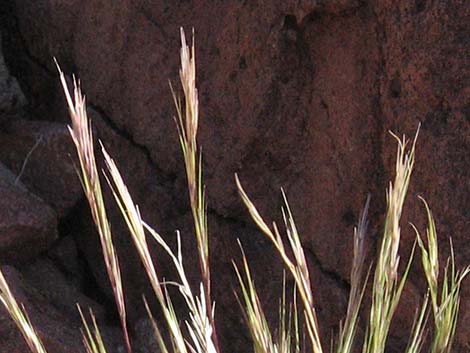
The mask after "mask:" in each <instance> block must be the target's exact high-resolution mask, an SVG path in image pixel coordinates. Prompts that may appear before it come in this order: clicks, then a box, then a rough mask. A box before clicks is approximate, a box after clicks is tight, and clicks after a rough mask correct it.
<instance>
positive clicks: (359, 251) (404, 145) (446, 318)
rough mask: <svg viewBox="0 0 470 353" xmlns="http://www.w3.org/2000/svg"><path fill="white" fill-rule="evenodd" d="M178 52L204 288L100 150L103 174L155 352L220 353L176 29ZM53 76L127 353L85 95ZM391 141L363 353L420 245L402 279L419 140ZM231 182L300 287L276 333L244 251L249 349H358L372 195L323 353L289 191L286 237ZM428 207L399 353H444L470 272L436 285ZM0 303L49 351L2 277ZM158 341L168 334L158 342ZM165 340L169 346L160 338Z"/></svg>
mask: <svg viewBox="0 0 470 353" xmlns="http://www.w3.org/2000/svg"><path fill="white" fill-rule="evenodd" d="M181 46H182V47H181V53H180V54H181V55H180V60H181V69H180V73H179V74H180V81H181V86H182V90H183V94H184V99H182V100H181V99H179V98H178V96H177V94H176V93H175V90H174V89H173V87H172V86H171V85H170V89H171V91H172V93H173V98H174V103H175V106H176V112H177V117H176V118H175V121H176V125H177V129H178V132H179V139H180V144H181V149H182V152H183V157H184V164H185V169H186V176H187V186H188V190H189V204H190V207H191V211H192V216H193V223H194V235H195V237H196V241H197V255H198V258H199V270H200V281H199V285H198V286H197V288H192V287H191V286H190V284H189V281H188V278H187V275H186V270H185V267H184V258H183V255H182V250H181V249H182V244H181V237H180V235H179V233H178V232H177V246H176V249H172V248H171V247H170V246H169V245H168V244H167V242H166V241H165V239H164V238H163V237H162V236H161V235H160V234H159V233H158V232H157V231H156V230H154V229H153V228H152V227H151V226H150V225H148V224H147V223H146V222H145V221H144V220H143V219H142V217H141V214H140V211H139V207H138V205H137V204H135V202H134V201H133V199H132V196H131V195H130V193H129V191H128V189H127V187H126V184H125V182H124V180H123V178H122V176H121V173H120V172H119V169H118V166H117V165H116V163H115V162H114V160H113V159H112V157H111V156H110V155H109V154H108V152H107V151H106V149H105V147H104V145H103V144H101V142H100V145H101V153H102V154H103V156H104V158H105V164H106V170H105V171H104V173H103V174H104V179H105V180H106V182H107V184H108V186H109V187H110V188H111V189H112V192H113V195H114V199H115V201H116V203H117V205H118V206H119V208H120V210H121V213H122V217H123V219H124V220H125V223H126V224H127V227H128V230H129V234H130V236H131V238H132V240H133V242H134V245H135V247H136V249H137V252H138V254H139V256H140V259H141V261H142V264H143V267H144V269H145V272H146V275H147V276H148V279H149V281H150V284H151V286H152V288H153V292H154V295H155V297H156V299H157V301H158V303H159V304H160V307H161V309H162V313H163V320H162V322H157V321H156V320H155V318H154V316H153V314H152V312H151V310H150V308H149V307H148V305H147V302H145V305H146V308H147V312H148V315H149V318H150V320H151V322H152V327H153V331H154V334H155V338H156V339H157V342H158V344H159V348H160V351H161V352H163V353H169V352H173V353H221V352H222V349H221V347H220V345H219V339H218V335H217V331H216V323H215V314H214V311H215V304H214V301H213V298H212V295H211V292H212V286H213V285H217V283H215V284H214V283H213V282H212V281H211V271H210V254H209V239H210V237H209V229H208V225H207V211H206V208H207V206H206V202H205V186H204V184H203V173H202V154H201V152H200V148H199V146H198V143H197V130H198V123H199V103H198V91H197V88H196V63H195V50H194V39H193V45H192V46H191V47H189V46H188V45H187V43H186V39H185V35H184V32H183V30H181ZM57 67H58V70H59V74H60V80H61V83H62V87H63V89H64V93H65V97H66V101H67V105H68V108H69V114H70V117H71V121H72V123H71V127H69V130H70V134H71V137H72V140H73V142H74V144H75V147H76V150H77V155H78V157H79V161H80V172H79V175H80V180H81V182H82V186H83V189H84V192H85V195H86V197H87V200H88V203H89V206H90V210H91V214H92V217H93V220H94V223H95V225H96V228H97V230H98V234H99V237H100V241H101V246H102V252H103V257H104V260H105V265H106V269H107V273H108V277H109V280H110V283H111V286H112V289H113V293H114V298H115V302H116V306H117V311H118V313H119V317H120V322H121V327H122V332H123V337H124V342H125V347H126V349H127V352H128V353H131V352H132V341H131V339H130V335H129V334H128V328H127V315H126V307H125V301H124V292H123V288H122V281H121V271H120V265H119V259H118V256H117V253H116V250H115V247H114V244H113V238H112V233H111V226H110V222H109V220H108V218H107V214H106V207H105V201H104V198H103V194H102V187H101V183H100V175H99V173H98V168H97V165H96V160H95V152H94V151H95V149H94V138H93V134H92V129H91V121H90V120H89V119H88V117H87V114H86V104H85V97H84V96H83V95H82V93H81V90H80V84H79V82H77V80H75V79H74V80H73V85H74V91H73V95H72V94H71V93H70V91H69V89H68V86H67V83H66V81H65V76H64V74H63V72H62V71H61V69H60V67H59V66H58V65H57ZM393 136H394V137H395V139H396V140H397V144H398V148H397V160H396V168H395V178H394V181H393V182H391V183H390V185H389V187H388V189H387V213H386V216H385V224H384V232H383V237H382V241H381V245H380V250H379V252H378V254H377V260H376V262H375V270H374V271H373V278H372V279H371V280H372V284H371V290H372V295H371V298H372V301H371V304H370V310H369V316H368V321H367V325H366V333H365V338H364V341H363V342H362V353H384V352H385V349H386V344H387V338H388V335H389V329H390V325H391V322H392V320H393V316H394V314H395V311H396V308H397V305H398V303H399V300H400V297H401V294H402V291H403V288H404V285H405V283H406V280H407V277H408V272H409V268H410V264H411V261H412V259H413V257H414V249H415V247H413V251H412V253H411V255H410V257H409V260H408V262H407V265H406V267H405V270H404V272H403V273H399V263H400V255H399V244H400V218H401V215H402V211H403V205H404V201H405V198H406V194H407V191H408V185H409V182H410V178H411V174H412V171H413V166H414V160H415V147H416V141H417V136H418V133H417V134H416V137H415V138H414V140H413V141H412V143H411V146H410V145H409V141H408V140H407V139H406V138H405V137H404V136H403V137H402V138H399V137H397V136H395V135H393ZM235 183H236V185H237V188H238V191H239V194H240V197H241V200H242V202H243V203H244V204H245V206H246V208H247V210H248V212H249V214H250V216H251V218H252V219H253V221H254V223H255V224H256V225H257V226H258V228H259V230H260V231H261V233H263V234H264V235H265V236H266V237H267V238H268V239H269V240H270V242H271V243H272V245H273V246H274V248H275V249H276V250H277V253H278V254H279V256H280V259H281V261H282V262H283V263H284V266H285V268H286V270H287V271H288V272H289V273H290V275H292V277H293V279H294V282H295V290H294V292H293V293H292V296H291V297H290V298H287V295H286V288H285V282H284V289H283V296H282V298H280V301H279V302H280V305H279V322H278V327H277V328H275V329H273V328H272V327H271V326H270V324H269V323H268V321H267V319H266V315H265V312H264V310H263V307H262V305H261V300H260V297H259V294H258V292H257V290H256V286H255V282H254V280H253V277H252V274H251V270H250V266H249V261H248V259H247V258H246V257H245V254H244V252H243V247H242V245H241V244H240V249H241V254H242V263H241V265H237V264H236V263H234V269H235V273H236V275H237V278H238V281H239V285H240V291H239V292H238V293H236V296H237V298H238V300H239V303H240V305H241V307H242V313H243V315H244V317H245V321H246V325H247V327H248V330H249V333H250V335H251V338H252V341H253V351H254V352H255V353H300V352H304V351H306V349H307V347H309V349H310V350H311V352H312V353H323V352H324V351H326V350H330V351H335V352H336V353H351V352H353V351H354V347H355V346H358V345H360V342H358V338H357V331H358V320H359V313H360V310H361V308H363V306H364V304H363V300H362V299H363V296H364V292H365V290H366V284H367V283H368V279H369V278H370V274H371V271H370V270H369V271H367V270H366V269H365V253H364V239H365V235H366V232H367V213H368V209H369V198H368V199H367V201H366V204H365V206H364V209H363V211H362V214H361V216H360V219H359V222H358V226H357V228H356V229H355V231H354V249H353V261H352V265H351V274H350V283H351V288H350V295H349V301H348V307H347V312H346V313H345V319H344V320H343V321H342V322H341V324H340V330H339V333H338V336H337V337H336V339H335V340H334V341H333V342H332V344H331V346H330V347H326V345H325V342H324V341H325V340H324V336H323V335H322V333H321V331H320V325H319V322H318V318H317V314H316V311H315V305H314V304H315V303H314V293H315V292H314V289H313V288H312V284H311V275H310V272H309V268H308V265H307V261H306V258H305V254H304V250H303V246H302V242H301V236H300V234H299V232H298V229H297V227H296V224H295V221H294V217H293V214H292V212H291V210H290V207H289V203H288V201H287V196H286V193H285V192H284V190H281V193H282V197H283V200H284V205H283V207H282V215H283V228H284V229H285V235H283V234H282V232H281V231H280V228H279V227H278V225H277V224H276V223H275V222H272V223H266V222H265V221H264V219H263V217H262V216H261V215H260V213H259V212H258V210H257V208H256V206H255V205H254V204H253V202H252V201H251V200H250V198H249V196H248V194H247V193H246V192H245V190H244V188H243V187H242V184H241V181H240V179H239V177H238V176H237V175H236V176H235ZM423 203H424V205H425V210H426V213H427V215H428V229H427V239H426V240H427V241H426V242H425V241H424V240H423V239H422V237H421V236H420V233H419V231H418V230H417V229H416V227H415V228H414V229H415V231H416V234H417V240H416V241H417V244H418V247H419V249H420V250H421V258H422V265H423V269H424V275H425V277H426V280H427V283H428V291H427V293H425V295H424V296H423V302H422V305H421V306H420V307H419V308H416V319H415V322H414V325H413V328H412V331H411V332H410V339H409V343H408V346H407V348H406V353H418V352H422V351H423V342H424V340H425V339H426V337H428V339H429V341H430V348H429V352H431V353H450V352H451V347H452V343H453V338H454V336H455V332H456V324H457V318H458V310H459V298H460V286H461V283H462V281H463V280H464V278H465V277H466V276H467V275H468V274H469V273H470V267H466V268H464V269H462V270H460V271H459V270H456V268H455V261H454V254H453V251H452V253H451V257H450V258H449V260H448V261H447V265H446V267H445V269H444V274H443V276H441V277H442V278H439V260H438V254H439V251H438V244H437V235H436V226H435V221H434V218H433V216H432V213H431V211H430V208H429V207H428V205H427V204H426V202H425V201H424V200H423ZM149 239H150V241H155V242H157V243H158V244H159V245H160V246H161V247H162V248H163V250H164V251H165V253H166V254H167V255H168V256H169V258H170V260H171V263H172V264H173V266H174V268H175V270H176V274H177V279H176V280H175V281H173V282H165V281H162V280H161V277H160V275H159V272H158V268H156V266H155V262H154V261H153V259H152V257H151V255H150V251H149V248H148V241H149ZM451 249H452V244H451ZM170 285H171V286H176V287H177V288H178V290H179V293H180V295H181V296H182V298H183V302H184V304H185V308H184V309H185V310H183V312H186V315H184V316H180V315H179V314H178V313H179V312H181V311H180V310H178V311H176V310H175V307H174V306H173V302H172V298H171V297H170V295H169V294H168V293H169V292H168V286H170ZM429 298H430V300H429ZM144 300H145V298H144ZM0 301H1V302H2V304H3V305H4V306H5V308H6V310H7V312H8V313H9V314H10V316H11V317H12V319H13V321H14V322H15V323H16V325H17V326H18V328H19V330H20V331H21V333H22V335H23V337H24V338H25V341H26V343H27V344H28V347H29V348H30V350H31V351H32V352H34V353H46V349H45V348H44V346H43V344H42V343H41V339H40V337H39V335H38V333H37V332H36V331H35V330H34V328H33V326H32V324H31V321H30V320H29V318H28V315H27V313H26V310H25V308H24V307H23V306H22V305H19V304H18V303H17V302H16V300H15V298H14V296H13V294H12V293H11V291H10V289H9V287H8V284H7V281H6V280H5V277H4V276H3V274H2V273H1V272H0ZM429 302H430V304H429ZM289 303H292V304H289ZM429 307H430V308H429ZM78 310H79V312H80V316H81V318H82V321H83V329H82V336H83V343H84V348H85V350H86V352H87V353H106V352H107V350H106V347H105V345H104V343H103V340H102V337H101V334H100V330H99V327H98V325H97V322H96V319H95V317H94V315H93V313H92V312H91V311H90V313H89V319H87V318H86V317H85V315H84V313H83V312H82V310H81V308H78ZM300 314H301V315H300ZM431 314H432V317H433V323H434V325H433V327H432V328H431V329H430V331H429V333H427V327H428V326H429V325H428V321H429V320H427V318H428V316H429V315H431ZM90 320H91V321H90ZM302 323H304V325H305V328H306V329H305V332H304V331H303V329H302V327H303V326H302ZM164 332H165V334H163V333H164ZM164 336H165V337H168V338H167V339H164V338H163V337H164ZM303 337H307V341H308V342H307V343H304V342H303V341H302V340H301V338H303ZM235 351H236V350H235Z"/></svg>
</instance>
